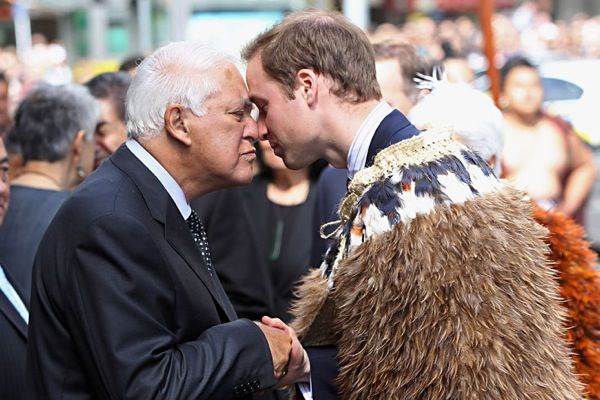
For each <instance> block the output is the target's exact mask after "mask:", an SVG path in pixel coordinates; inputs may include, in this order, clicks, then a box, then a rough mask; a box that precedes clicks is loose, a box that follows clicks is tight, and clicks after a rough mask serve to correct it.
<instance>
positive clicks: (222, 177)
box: [184, 66, 258, 189]
mask: <svg viewBox="0 0 600 400" xmlns="http://www.w3.org/2000/svg"><path fill="white" fill-rule="evenodd" d="M215 75H216V76H215V79H216V80H217V82H218V84H219V87H220V88H221V90H220V91H219V92H217V93H216V94H215V95H213V96H211V97H210V98H209V99H208V100H206V101H205V107H206V114H205V115H203V116H201V117H198V116H196V115H195V114H193V113H192V112H191V110H189V109H188V110H186V112H185V114H184V123H185V124H187V127H188V129H189V132H190V136H191V140H192V145H191V146H192V148H191V150H192V152H193V155H192V162H194V164H195V169H197V170H198V171H201V173H202V174H203V176H204V177H206V176H208V179H209V180H210V181H211V183H212V188H214V189H216V188H221V187H227V186H234V185H244V184H247V183H249V182H250V180H252V177H253V176H254V174H253V170H252V168H253V162H254V160H255V159H256V150H255V149H254V142H255V141H256V140H257V139H258V134H257V131H256V122H254V120H253V119H252V117H251V115H250V112H251V111H252V103H251V102H250V99H249V97H248V91H247V90H246V85H245V84H244V81H243V79H242V76H241V75H240V73H239V72H238V70H237V69H236V68H235V67H234V66H228V67H225V68H222V69H219V71H218V72H216V73H215ZM205 179H206V178H205Z"/></svg>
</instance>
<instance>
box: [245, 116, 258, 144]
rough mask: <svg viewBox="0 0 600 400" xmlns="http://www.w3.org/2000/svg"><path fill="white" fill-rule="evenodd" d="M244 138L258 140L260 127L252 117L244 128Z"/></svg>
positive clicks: (252, 140)
mask: <svg viewBox="0 0 600 400" xmlns="http://www.w3.org/2000/svg"><path fill="white" fill-rule="evenodd" d="M244 139H247V140H250V141H251V142H252V143H254V142H256V141H257V140H258V127H257V125H256V122H254V120H252V119H250V121H248V124H247V125H246V128H245V129H244Z"/></svg>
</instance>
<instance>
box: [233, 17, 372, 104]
mask: <svg viewBox="0 0 600 400" xmlns="http://www.w3.org/2000/svg"><path fill="white" fill-rule="evenodd" d="M257 55H260V56H261V62H262V67H263V69H264V71H265V72H266V74H267V75H268V76H269V77H271V78H272V79H274V80H275V81H276V82H279V84H280V85H281V86H282V88H283V90H284V91H285V93H286V94H287V95H288V96H289V98H290V99H292V98H294V95H293V91H294V89H295V88H296V73H297V72H298V71H299V70H300V69H302V68H312V69H313V70H314V71H315V72H317V73H319V74H323V75H325V76H327V77H328V78H330V79H331V80H332V81H333V87H332V89H331V93H332V94H334V95H335V96H337V97H339V98H340V99H342V100H344V101H347V102H350V103H362V102H365V101H368V100H373V99H374V100H379V99H380V98H381V90H380V89H379V84H378V83H377V77H376V75H375V57H374V54H373V48H372V46H371V44H370V43H369V41H368V39H367V36H366V35H365V34H364V32H362V31H361V30H360V29H359V28H358V27H357V26H356V25H353V24H352V23H351V22H350V21H348V20H347V19H346V18H345V17H343V16H342V15H341V14H339V13H337V12H330V11H323V10H314V9H310V10H304V11H297V12H294V13H291V14H290V15H288V16H287V17H285V18H284V19H283V20H282V21H281V22H279V23H278V24H276V25H275V26H273V27H272V28H270V29H269V30H267V31H265V32H263V33H261V34H260V35H258V37H256V38H255V39H254V40H253V41H252V42H250V43H249V44H248V45H247V46H246V47H245V48H244V50H243V51H242V58H244V60H246V61H249V60H250V59H251V58H253V57H254V56H257Z"/></svg>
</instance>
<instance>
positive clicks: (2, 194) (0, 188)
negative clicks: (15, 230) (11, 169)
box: [0, 139, 10, 225]
mask: <svg viewBox="0 0 600 400" xmlns="http://www.w3.org/2000/svg"><path fill="white" fill-rule="evenodd" d="M9 197H10V186H9V181H8V156H7V154H6V149H5V148H4V142H3V141H2V139H0V225H1V224H2V222H3V221H4V216H5V215H6V211H7V210H8V199H9Z"/></svg>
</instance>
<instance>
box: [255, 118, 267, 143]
mask: <svg viewBox="0 0 600 400" xmlns="http://www.w3.org/2000/svg"><path fill="white" fill-rule="evenodd" d="M268 134H269V131H268V129H267V124H265V120H264V119H262V118H261V119H259V120H258V138H259V139H260V140H267V135H268Z"/></svg>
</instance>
